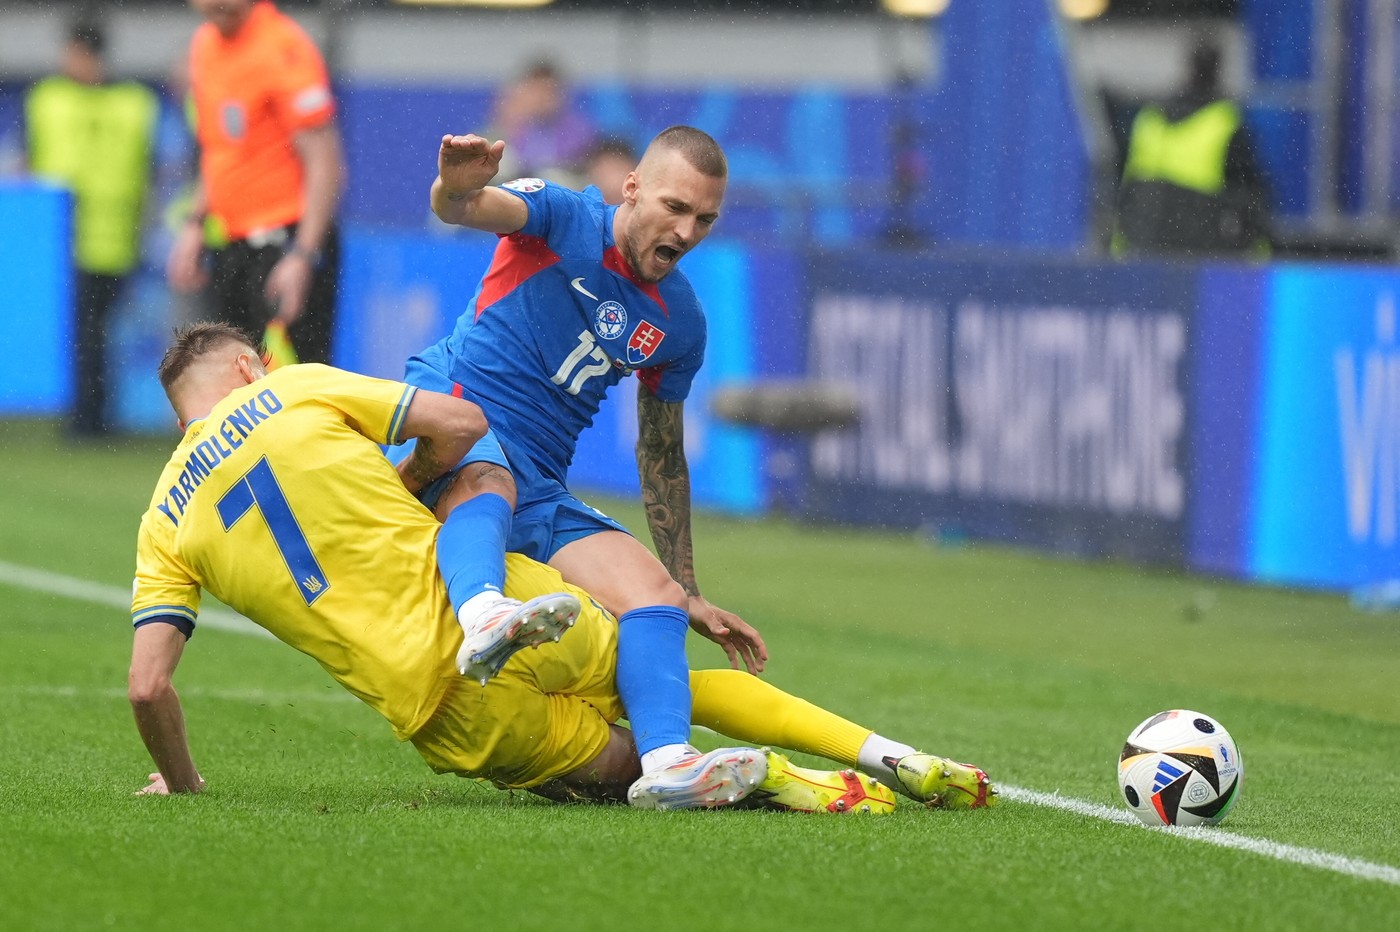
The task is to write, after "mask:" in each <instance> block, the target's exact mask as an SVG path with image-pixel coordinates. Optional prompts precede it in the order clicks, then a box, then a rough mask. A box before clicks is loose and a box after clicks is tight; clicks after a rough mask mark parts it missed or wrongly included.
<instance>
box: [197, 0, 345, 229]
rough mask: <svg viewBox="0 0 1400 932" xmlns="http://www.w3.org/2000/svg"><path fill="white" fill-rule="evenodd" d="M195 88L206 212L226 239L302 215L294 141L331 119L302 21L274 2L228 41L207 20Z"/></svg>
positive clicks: (321, 65) (320, 69)
mask: <svg viewBox="0 0 1400 932" xmlns="http://www.w3.org/2000/svg"><path fill="white" fill-rule="evenodd" d="M190 89H191V90H190V92H191V96H192V98H193V100H194V119H195V135H196V136H197V137H198V139H199V147H200V175H201V178H202V180H203V182H204V190H205V193H206V196H207V198H208V202H209V212H210V213H212V214H215V215H217V216H218V217H219V218H220V219H221V220H222V221H223V222H224V225H225V228H226V229H227V231H228V236H229V238H230V239H242V238H243V237H245V236H247V235H248V234H249V233H252V232H254V231H256V230H263V229H269V228H272V227H280V226H286V225H287V224H289V223H293V222H295V221H297V220H299V219H301V215H302V211H303V210H304V209H305V203H306V202H305V190H304V185H303V178H302V165H301V159H300V158H299V157H298V155H297V151H296V149H295V147H294V146H293V144H292V140H293V138H294V137H295V136H296V135H297V133H299V132H302V131H303V130H307V129H314V128H316V127H320V126H325V125H326V124H327V123H329V122H330V121H331V119H332V118H333V117H334V116H335V101H334V99H333V98H332V97H331V91H330V82H329V79H328V78H327V76H326V63H325V61H324V60H323V59H322V58H321V53H320V52H319V51H317V49H316V46H315V45H314V44H313V43H312V41H311V39H310V38H309V37H308V36H307V35H306V33H305V32H303V31H302V29H301V27H300V26H298V25H297V24H296V22H295V21H293V20H292V18H291V17H289V16H287V15H286V14H284V13H282V12H281V11H280V10H278V9H277V8H276V7H275V6H273V5H272V4H271V3H268V2H258V3H255V4H253V8H252V10H251V11H250V12H249V14H248V19H247V20H246V21H245V22H244V23H243V25H242V26H241V27H240V28H239V30H238V32H237V33H235V34H234V36H233V37H232V38H228V39H226V38H224V36H223V35H222V34H221V33H220V32H219V30H218V29H217V28H216V27H215V26H214V25H213V24H212V23H204V24H203V25H201V26H200V27H199V29H197V30H196V31H195V34H194V40H193V41H192V42H191V44H190Z"/></svg>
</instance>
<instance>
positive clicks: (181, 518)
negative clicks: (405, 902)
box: [129, 324, 995, 812]
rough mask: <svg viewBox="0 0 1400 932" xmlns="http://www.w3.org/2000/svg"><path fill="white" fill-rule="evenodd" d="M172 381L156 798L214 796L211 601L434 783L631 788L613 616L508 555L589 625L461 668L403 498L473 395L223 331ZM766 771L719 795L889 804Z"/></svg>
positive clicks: (141, 654) (751, 702)
mask: <svg viewBox="0 0 1400 932" xmlns="http://www.w3.org/2000/svg"><path fill="white" fill-rule="evenodd" d="M161 378H162V384H163V385H164V386H165V388H166V391H167V394H168V395H169V396H170V399H171V403H172V405H173V406H174V407H175V410H176V413H177V415H178V417H179V419H180V424H181V427H182V429H184V431H185V435H184V438H183V439H182V440H181V442H180V444H179V445H178V446H177V447H176V449H175V452H174V454H173V455H172V456H171V459H170V461H169V462H168V463H167V465H166V467H165V469H164V471H163V473H162V474H161V478H160V481H159V483H158V484H157V487H156V491H155V494H154V495H153V497H152V500H151V504H150V507H149V508H148V510H147V511H146V513H145V515H144V516H143V518H142V521H141V528H140V532H139V536H138V542H137V572H136V582H135V586H134V595H133V600H132V619H133V624H134V625H135V636H134V643H133V652H132V665H131V674H130V683H129V694H130V698H131V702H132V707H133V710H134V713H135V716H136V722H137V727H138V730H139V731H140V733H141V736H142V739H143V740H144V742H145V744H146V747H147V749H148V750H149V751H150V754H151V757H152V759H153V760H154V761H155V763H156V766H157V768H158V770H159V773H158V774H153V775H152V779H151V783H150V785H149V786H147V787H146V788H145V789H144V790H143V792H151V793H167V792H195V791H198V790H199V789H201V788H202V787H203V785H204V784H203V780H202V779H201V778H200V776H199V773H198V770H197V769H196V767H195V764H194V761H193V758H192V757H191V754H190V749H189V745H188V741H187V740H186V736H185V730H184V718H183V712H182V709H181V706H180V701H179V697H178V695H177V694H176V692H175V690H174V688H173V685H172V682H171V681H172V677H173V674H174V672H175V669H176V667H177V665H178V663H179V660H180V657H181V654H182V652H183V650H184V647H185V642H186V641H187V639H188V638H189V636H190V635H191V634H192V633H193V630H194V626H195V623H196V619H197V616H198V610H199V598H200V591H201V589H208V590H209V591H210V592H212V593H213V594H215V595H216V596H218V597H219V598H220V599H221V600H222V601H224V602H225V603H226V604H228V605H229V606H231V607H232V608H234V609H235V610H237V611H239V612H241V613H243V614H244V615H246V616H248V617H249V618H251V619H252V620H253V621H255V622H257V623H258V624H260V625H262V626H263V627H264V628H266V629H268V630H269V631H270V632H271V633H272V634H274V635H275V636H276V637H278V638H279V639H280V640H282V641H284V642H286V643H287V644H290V645H291V646H293V647H295V648H297V649H298V650H300V651H302V652H303V653H306V654H309V655H310V656H311V657H313V658H315V659H316V660H317V661H318V662H319V663H320V664H321V666H322V667H324V668H325V670H326V671H327V672H328V673H330V674H331V676H333V677H334V678H335V679H336V680H337V681H339V682H340V683H341V685H343V686H344V687H345V688H346V689H348V690H349V691H350V692H351V693H353V694H354V695H356V696H357V697H359V698H360V699H361V700H363V701H364V702H365V703H367V704H368V705H370V706H371V707H372V708H373V709H375V711H377V712H379V713H380V714H381V715H383V716H384V718H386V719H387V720H388V721H389V723H390V725H391V726H392V728H393V730H394V734H395V735H396V737H398V738H399V739H400V740H409V741H412V742H413V744H414V746H415V747H416V748H417V749H418V751H419V753H420V754H421V755H422V757H423V758H424V760H425V761H426V762H427V763H428V764H429V765H430V766H431V767H432V768H433V769H434V770H436V771H438V772H440V773H457V774H461V775H465V776H476V777H484V778H487V779H490V780H492V781H494V782H495V783H496V784H497V785H498V786H501V787H519V788H528V789H534V790H537V791H539V792H541V793H542V794H544V795H549V796H552V797H555V798H581V799H622V798H623V797H624V794H625V791H626V789H627V787H628V786H629V785H630V784H631V782H632V781H633V780H635V779H636V776H637V775H638V773H639V766H638V763H637V758H636V752H635V748H634V747H633V746H632V743H631V740H630V736H629V733H628V732H627V731H626V729H624V728H622V727H620V726H618V725H616V724H615V723H616V721H617V720H618V719H619V718H620V717H621V715H622V706H621V701H620V700H619V698H618V696H617V690H616V685H615V681H614V673H615V662H616V643H617V641H616V637H617V630H616V622H615V621H614V620H613V618H612V617H611V616H610V615H608V614H607V613H606V612H605V611H604V610H603V609H602V608H601V607H600V606H598V605H597V604H596V603H595V602H593V601H592V600H591V599H589V598H588V596H587V594H586V593H584V592H582V591H581V590H577V589H572V588H571V587H568V586H567V585H566V584H564V583H563V581H562V580H561V578H560V577H559V574H558V573H557V572H555V571H554V570H553V569H551V568H549V567H547V566H545V565H543V564H540V563H536V562H534V561H532V560H529V559H528V558H526V557H523V556H520V555H518V554H511V555H510V556H509V558H508V564H507V571H508V572H507V594H508V595H510V596H511V597H513V598H517V599H520V600H521V601H528V600H530V599H534V598H536V597H540V596H541V595H542V594H544V593H559V592H564V593H566V594H568V593H572V594H574V595H576V596H578V597H579V601H580V603H581V604H582V606H583V608H582V611H581V612H580V613H579V615H578V618H577V622H576V624H575V625H574V627H573V628H572V630H569V631H568V633H567V635H566V636H564V637H563V639H562V640H560V641H559V642H558V643H553V642H549V643H545V644H544V645H543V646H539V648H538V649H537V650H533V651H522V652H519V653H516V654H514V656H512V657H510V659H509V660H508V662H506V663H505V665H504V667H503V669H501V671H500V673H499V674H498V675H496V676H495V677H494V678H493V679H491V680H490V681H489V682H488V683H487V684H486V685H485V686H484V687H483V686H480V685H478V684H477V683H476V682H475V681H473V680H470V679H467V678H464V677H462V676H460V675H459V674H458V672H457V668H456V658H457V651H458V648H459V647H460V646H461V641H462V630H461V627H460V626H459V625H458V623H457V620H456V618H455V616H454V614H453V612H452V609H451V607H450V606H449V604H448V600H447V596H446V591H445V588H444V586H443V583H442V581H441V578H440V577H439V575H438V571H437V566H436V561H435V559H434V542H435V540H436V535H437V532H438V529H439V527H440V525H439V524H438V521H437V519H436V518H435V517H434V516H433V514H432V513H431V512H429V511H428V510H427V509H426V508H425V507H423V505H422V504H420V503H419V502H418V501H417V500H416V499H415V498H414V497H413V494H412V493H415V492H417V491H419V490H421V489H422V488H423V487H424V486H425V485H427V484H428V483H429V482H431V481H432V480H433V479H435V478H437V477H438V476H439V475H441V474H443V473H445V472H446V471H447V470H448V469H449V468H450V467H451V466H453V465H455V464H456V463H457V462H458V461H459V460H460V459H461V458H462V457H463V456H464V455H465V454H466V452H467V450H468V449H470V447H471V445H472V444H473V443H474V442H475V440H476V439H477V438H479V437H480V436H481V434H482V433H483V432H484V430H485V421H484V419H483V418H482V416H481V413H480V411H479V409H477V408H476V406H475V405H472V404H471V403H469V402H465V401H462V400H461V399H457V398H452V397H450V396H447V395H441V394H437V393H433V392H427V391H421V390H416V389H414V388H412V387H410V386H407V385H404V384H402V383H397V382H387V381H383V380H379V379H371V378H368V377H364V376H359V375H353V374H350V373H347V372H342V371H339V370H336V369H332V368H330V367H327V366H321V365H300V366H289V367H284V368H281V369H278V370H277V371H275V372H273V373H271V374H268V373H266V372H265V371H264V369H263V367H262V365H261V363H260V361H259V359H258V356H257V352H256V350H254V349H253V347H252V345H251V343H250V342H249V341H248V339H247V338H246V337H245V336H243V335H242V334H240V333H239V331H237V330H234V329H233V328H231V327H227V326H225V325H221V324H198V325H195V326H194V327H191V328H188V329H187V330H186V331H184V332H182V333H181V334H179V335H178V336H177V341H176V343H175V345H174V346H172V348H171V350H170V352H168V353H167V354H166V358H165V360H164V361H163V362H162V366H161ZM408 437H417V438H418V444H417V447H416V449H415V451H414V453H413V455H412V456H410V457H409V458H408V459H407V460H405V461H404V462H403V463H401V464H400V465H399V466H398V467H397V468H396V467H394V466H392V465H390V463H389V462H388V460H386V459H385V458H384V457H383V455H382V454H381V452H380V448H379V444H391V445H392V444H396V443H399V442H402V441H403V440H405V439H407V438H408ZM545 598H555V597H553V596H545ZM572 604H573V602H572V599H570V600H569V605H570V606H571V605H572ZM561 611H562V609H561ZM567 611H568V612H569V613H570V614H571V613H572V609H571V608H570V609H568V610H567ZM546 615H548V612H546ZM571 620H572V618H571V617H570V618H568V619H565V620H564V622H563V623H561V624H560V625H558V626H557V628H556V629H551V631H552V633H555V634H559V633H562V632H563V630H564V629H565V628H566V627H567V621H571ZM517 646H519V645H517ZM532 646H533V645H532ZM691 686H692V690H693V691H694V721H695V722H696V723H697V724H702V725H707V726H709V727H712V728H714V729H715V730H716V731H720V732H722V733H727V734H730V735H731V736H733V737H736V738H740V739H742V740H746V741H751V742H753V743H756V744H773V745H781V746H784V747H789V748H794V749H796V750H800V751H805V752H808V753H813V754H818V755H821V756H825V757H830V758H833V759H835V760H838V761H841V762H842V763H843V764H846V765H847V766H860V767H861V768H862V769H864V770H874V771H876V773H877V776H880V777H883V778H884V779H885V780H886V781H887V782H888V783H890V784H891V785H893V786H894V787H895V788H896V789H898V790H900V791H902V792H904V793H905V794H906V795H910V796H912V797H914V798H916V799H919V800H920V801H923V802H925V803H930V804H933V805H940V806H944V807H948V808H977V807H981V806H986V805H990V804H991V803H992V802H994V801H995V793H994V791H992V790H991V788H990V785H989V783H988V782H987V778H986V776H985V774H983V773H982V772H981V771H979V770H977V769H976V768H973V767H970V766H967V765H963V764H957V763H955V762H953V761H947V760H944V759H942V758H937V757H934V756H932V755H928V754H922V753H920V752H917V751H915V750H914V749H913V748H912V747H909V746H907V745H902V744H899V743H897V742H892V741H889V740H888V739H885V738H883V737H881V736H879V735H877V734H875V733H873V732H871V731H870V730H869V729H865V728H861V727H860V726H858V725H855V724H853V723H851V722H847V721H846V720H844V719H841V718H840V717H838V716H836V715H833V714H831V713H829V712H826V711H824V710H822V709H819V708H817V707H816V706H813V705H811V704H810V703H806V702H804V701H803V700H800V699H796V698H795V697H792V696H789V695H787V694H785V693H783V692H781V691H780V690H777V689H775V688H774V687H771V686H769V685H767V684H766V683H763V682H762V681H761V680H758V679H757V678H755V677H752V676H750V675H748V674H746V673H739V672H736V671H732V670H713V671H696V672H694V673H692V682H691ZM886 751H888V752H890V753H881V752H886ZM881 766H883V767H884V768H885V769H884V770H881ZM765 770H766V772H764V773H753V774H739V775H732V774H727V773H721V774H717V775H708V776H711V777H713V778H714V779H717V780H720V781H728V782H726V783H725V785H724V786H723V787H721V788H720V790H719V793H718V795H715V794H713V793H712V794H711V796H710V797H708V799H709V800H710V801H709V802H707V803H706V804H707V805H722V804H725V803H728V802H730V801H731V800H730V797H733V800H734V801H739V800H743V799H744V798H745V797H748V799H749V802H750V803H753V802H759V803H763V804H768V805H773V806H776V807H778V808H791V809H803V810H828V811H833V812H838V811H858V810H863V809H864V810H868V811H876V812H879V811H888V810H890V809H892V808H893V804H894V797H893V794H891V793H890V791H889V790H888V789H887V788H886V787H885V786H883V785H881V784H880V783H878V782H876V781H874V780H871V779H870V778H869V777H867V776H865V775H864V774H856V773H855V772H854V771H852V770H847V771H843V772H839V773H836V772H822V771H812V770H806V769H803V768H797V767H794V766H792V765H791V764H790V763H789V762H788V761H787V759H786V758H784V757H783V756H782V755H780V754H769V755H767V757H766V768H765ZM682 795H683V794H682ZM657 808H670V806H668V805H666V801H665V800H664V799H663V800H660V801H659V802H658V804H657Z"/></svg>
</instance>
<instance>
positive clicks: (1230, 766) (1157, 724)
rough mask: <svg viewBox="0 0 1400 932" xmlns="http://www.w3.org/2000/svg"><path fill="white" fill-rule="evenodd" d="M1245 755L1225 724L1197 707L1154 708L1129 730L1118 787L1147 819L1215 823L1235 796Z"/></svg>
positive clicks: (1151, 821)
mask: <svg viewBox="0 0 1400 932" xmlns="http://www.w3.org/2000/svg"><path fill="white" fill-rule="evenodd" d="M1242 779H1244V761H1242V760H1241V759H1240V752H1239V749H1238V748H1236V747H1235V741H1234V739H1233V738H1231V737H1230V733H1229V732H1228V731H1226V730H1225V727H1224V726H1223V725H1221V724H1220V723H1219V722H1217V721H1216V720H1215V719H1213V718H1211V717H1210V716H1209V715H1202V714H1201V713H1200V712H1191V711H1189V710H1187V709H1173V710H1171V711H1170V712H1158V713H1157V714H1156V715H1154V716H1152V717H1151V718H1149V719H1148V720H1147V721H1145V722H1143V723H1142V724H1141V725H1139V726H1138V727H1136V728H1134V729H1133V730H1132V733H1131V734H1129V735H1128V741H1127V743H1126V744H1124V745H1123V753H1122V755H1121V756H1120V757H1119V758H1118V789H1119V790H1121V791H1122V793H1123V800H1124V801H1125V802H1126V803H1127V804H1128V808H1129V809H1131V810H1132V811H1133V815H1135V816H1137V817H1138V818H1139V819H1141V820H1142V821H1143V822H1145V823H1146V824H1148V825H1214V824H1215V823H1217V822H1219V821H1220V820H1221V819H1223V818H1225V814H1226V813H1227V812H1229V811H1230V807H1231V806H1233V805H1234V804H1235V800H1237V799H1239V798H1240V781H1241V780H1242Z"/></svg>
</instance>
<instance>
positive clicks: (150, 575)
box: [131, 508, 199, 637]
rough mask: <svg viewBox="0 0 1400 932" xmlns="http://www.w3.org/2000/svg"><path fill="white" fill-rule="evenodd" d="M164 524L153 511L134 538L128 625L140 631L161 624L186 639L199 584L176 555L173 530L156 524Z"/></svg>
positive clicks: (191, 630)
mask: <svg viewBox="0 0 1400 932" xmlns="http://www.w3.org/2000/svg"><path fill="white" fill-rule="evenodd" d="M165 520H168V519H167V518H165V517H164V516H163V515H161V514H160V513H159V512H158V511H156V509H154V508H152V509H151V510H150V511H147V512H146V515H145V517H143V518H142V519H141V530H140V531H139V532H138V533H137V536H136V580H135V582H134V583H132V587H131V624H132V627H134V628H139V627H141V626H142V625H146V624H151V623H152V622H163V623H166V624H171V625H174V626H175V627H177V628H179V629H180V630H181V631H183V632H184V634H185V636H186V637H189V636H190V635H191V634H193V633H194V626H195V619H196V618H198V616H199V583H197V582H196V581H195V579H194V575H193V574H192V573H191V572H190V569H189V567H187V566H186V565H185V564H184V563H183V562H182V561H181V560H180V559H179V557H177V556H176V555H175V553H174V549H173V546H172V545H173V542H174V533H173V530H167V529H165V528H163V527H161V526H160V524H159V522H161V521H165Z"/></svg>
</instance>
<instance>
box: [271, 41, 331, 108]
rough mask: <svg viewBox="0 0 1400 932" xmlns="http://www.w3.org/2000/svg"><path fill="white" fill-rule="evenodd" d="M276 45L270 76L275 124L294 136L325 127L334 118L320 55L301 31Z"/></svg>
mask: <svg viewBox="0 0 1400 932" xmlns="http://www.w3.org/2000/svg"><path fill="white" fill-rule="evenodd" d="M277 41H278V43H279V46H280V47H279V49H278V51H277V55H276V58H275V65H273V64H270V65H269V74H270V77H271V81H272V86H271V91H272V101H271V103H272V109H273V111H274V112H275V113H276V114H277V119H278V121H279V122H280V123H281V124H282V125H283V126H285V127H286V128H287V129H288V130H289V131H291V132H293V133H296V132H299V131H301V130H305V129H314V128H316V127H318V126H324V125H325V124H327V123H329V122H330V120H331V117H333V116H335V98H334V97H332V96H331V85H330V79H329V77H328V76H327V74H326V63H325V60H324V59H323V58H322V57H321V52H320V51H319V50H318V49H317V48H316V45H315V43H313V42H312V41H311V39H310V38H309V37H308V36H307V35H306V34H305V33H304V32H301V31H300V30H296V29H293V30H288V31H286V32H284V33H282V34H281V35H279V36H278V39H277Z"/></svg>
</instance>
